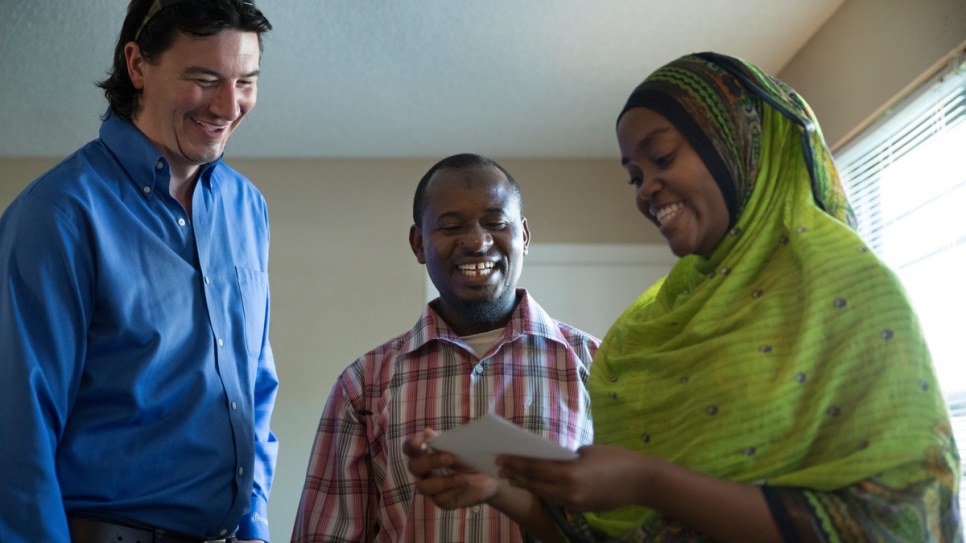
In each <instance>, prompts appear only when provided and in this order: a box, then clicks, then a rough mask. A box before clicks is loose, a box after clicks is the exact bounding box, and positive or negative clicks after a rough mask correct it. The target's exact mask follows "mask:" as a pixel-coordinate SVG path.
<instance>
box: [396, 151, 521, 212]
mask: <svg viewBox="0 0 966 543" xmlns="http://www.w3.org/2000/svg"><path fill="white" fill-rule="evenodd" d="M486 166H492V167H494V168H496V169H498V170H500V171H501V172H503V175H505V176H506V180H507V181H508V182H509V183H510V190H511V191H513V194H514V195H515V196H516V199H517V203H518V204H520V216H521V217H523V195H521V194H520V186H519V185H517V180H516V179H514V178H513V176H512V175H510V172H508V171H506V170H505V169H503V166H500V165H499V164H497V163H496V161H495V160H492V159H489V158H487V157H485V156H483V155H474V154H472V153H461V154H458V155H453V156H448V157H446V158H444V159H443V160H440V161H439V162H437V163H436V164H434V165H433V167H432V168H430V169H429V171H428V172H426V175H424V176H423V178H422V179H420V180H419V185H418V186H417V187H416V197H415V198H413V224H415V225H416V226H421V225H422V222H423V213H424V212H425V211H426V187H427V186H428V185H429V180H430V179H432V178H433V175H435V174H436V172H438V171H440V170H462V169H464V168H479V167H486Z"/></svg>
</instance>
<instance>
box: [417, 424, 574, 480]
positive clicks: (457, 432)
mask: <svg viewBox="0 0 966 543" xmlns="http://www.w3.org/2000/svg"><path fill="white" fill-rule="evenodd" d="M426 443H428V444H429V445H430V446H431V447H432V448H434V449H436V450H437V451H445V452H448V453H452V454H454V455H456V457H457V458H458V459H459V460H460V461H461V462H462V463H464V464H466V465H468V466H470V467H472V468H473V469H475V470H477V471H479V472H480V473H485V474H486V475H489V476H490V477H494V478H496V477H497V473H498V472H499V468H498V467H497V466H496V464H495V463H494V462H495V461H496V457H497V456H499V455H501V454H506V455H512V456H526V457H530V458H541V459H545V460H573V459H575V458H577V453H575V452H574V451H572V450H570V449H567V448H565V447H562V446H560V445H558V444H557V443H554V442H553V441H550V440H547V439H544V438H542V437H540V436H538V435H536V434H531V433H530V432H528V431H526V430H524V429H523V428H520V427H519V426H517V425H515V424H513V423H512V422H510V421H508V420H506V419H504V418H503V417H501V416H499V415H496V414H494V413H487V414H486V415H484V416H482V417H480V418H478V419H476V420H474V421H470V422H468V423H466V424H464V425H462V426H460V427H458V428H454V429H452V430H449V431H448V432H444V433H442V434H439V435H438V436H436V437H432V438H430V439H428V440H426Z"/></svg>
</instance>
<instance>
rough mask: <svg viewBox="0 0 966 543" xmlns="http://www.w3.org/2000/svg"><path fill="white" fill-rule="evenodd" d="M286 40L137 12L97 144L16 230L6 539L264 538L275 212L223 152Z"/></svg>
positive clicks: (19, 204)
mask: <svg viewBox="0 0 966 543" xmlns="http://www.w3.org/2000/svg"><path fill="white" fill-rule="evenodd" d="M270 29H271V25H270V24H269V22H268V20H267V19H265V17H264V16H263V15H262V13H261V12H260V11H258V10H257V9H256V8H255V6H254V5H253V4H252V3H251V2H250V1H249V2H242V1H241V0H133V1H132V2H131V4H130V6H129V8H128V14H127V18H126V19H125V21H124V25H123V27H122V30H121V33H120V37H119V40H118V43H117V48H116V51H115V58H114V66H113V70H112V72H111V75H110V77H109V78H108V79H107V80H105V81H104V82H102V83H101V84H100V86H101V87H103V88H104V89H105V94H106V95H107V98H108V101H109V102H110V109H109V110H108V112H107V113H106V114H105V119H104V122H103V124H102V125H101V129H100V137H99V138H98V139H96V140H94V141H92V142H91V143H89V144H87V145H86V146H84V147H82V148H81V149H80V150H79V151H77V152H76V153H74V154H73V155H71V156H70V157H69V158H67V159H66V160H64V161H63V162H61V163H60V164H59V165H57V166H56V167H54V168H53V169H52V170H50V171H49V172H47V173H45V174H44V175H43V176H41V177H40V178H39V179H37V180H36V181H34V182H33V183H32V184H31V185H30V186H28V187H27V188H26V189H25V190H24V191H23V193H21V194H20V196H19V197H18V198H17V199H16V200H15V201H14V202H13V203H12V204H11V205H10V207H9V208H8V209H7V210H6V211H5V212H4V214H3V217H2V218H0V428H2V433H3V435H2V437H0V504H3V505H2V512H0V541H3V542H4V543H20V542H55V543H63V542H65V541H72V542H73V543H103V542H106V541H110V542H111V543H117V542H119V541H123V542H132V543H133V542H135V541H141V542H142V543H148V542H149V541H162V540H163V541H165V542H190V541H235V538H236V536H237V538H239V539H243V540H244V539H260V540H264V541H268V522H267V520H266V517H267V514H266V507H267V503H268V494H269V489H270V486H271V481H272V474H273V471H274V466H275V458H276V451H277V442H276V440H275V437H274V435H272V432H271V430H270V429H269V419H270V417H271V413H272V407H273V405H274V401H275V392H276V388H277V386H278V382H277V379H276V375H275V364H274V360H273V357H272V350H271V347H270V345H269V341H268V328H269V326H268V323H269V290H268V274H267V271H268V243H269V229H268V215H267V211H266V206H265V201H264V199H263V198H262V196H261V194H260V193H259V192H258V190H257V189H255V187H254V186H253V185H252V184H251V183H250V182H249V181H248V180H247V179H245V178H244V177H242V176H241V175H240V174H238V173H237V172H235V171H234V170H232V169H231V168H229V167H228V166H227V165H225V164H224V163H222V162H221V160H220V159H221V156H222V153H223V150H224V147H225V143H226V141H227V140H228V137H229V136H230V135H231V133H232V131H233V130H234V129H235V128H236V127H237V126H238V124H239V123H240V122H241V120H242V119H243V118H244V117H245V115H246V114H247V113H248V111H249V110H251V109H252V108H253V107H254V106H255V98H256V81H257V78H258V73H259V58H260V54H261V45H262V44H261V35H262V33H264V32H267V31H268V30H270Z"/></svg>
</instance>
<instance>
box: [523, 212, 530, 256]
mask: <svg viewBox="0 0 966 543" xmlns="http://www.w3.org/2000/svg"><path fill="white" fill-rule="evenodd" d="M529 251H530V227H529V226H527V218H526V217H524V218H523V256H527V253H528V252H529Z"/></svg>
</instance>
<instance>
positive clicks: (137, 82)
mask: <svg viewBox="0 0 966 543" xmlns="http://www.w3.org/2000/svg"><path fill="white" fill-rule="evenodd" d="M124 60H125V62H126V63H127V75H128V77H130V78H131V84H133V85H134V88H135V89H138V90H140V89H143V88H144V65H145V63H146V61H145V60H144V57H142V56H141V47H140V46H139V45H138V44H137V43H136V42H133V41H129V42H127V44H126V45H124Z"/></svg>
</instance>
